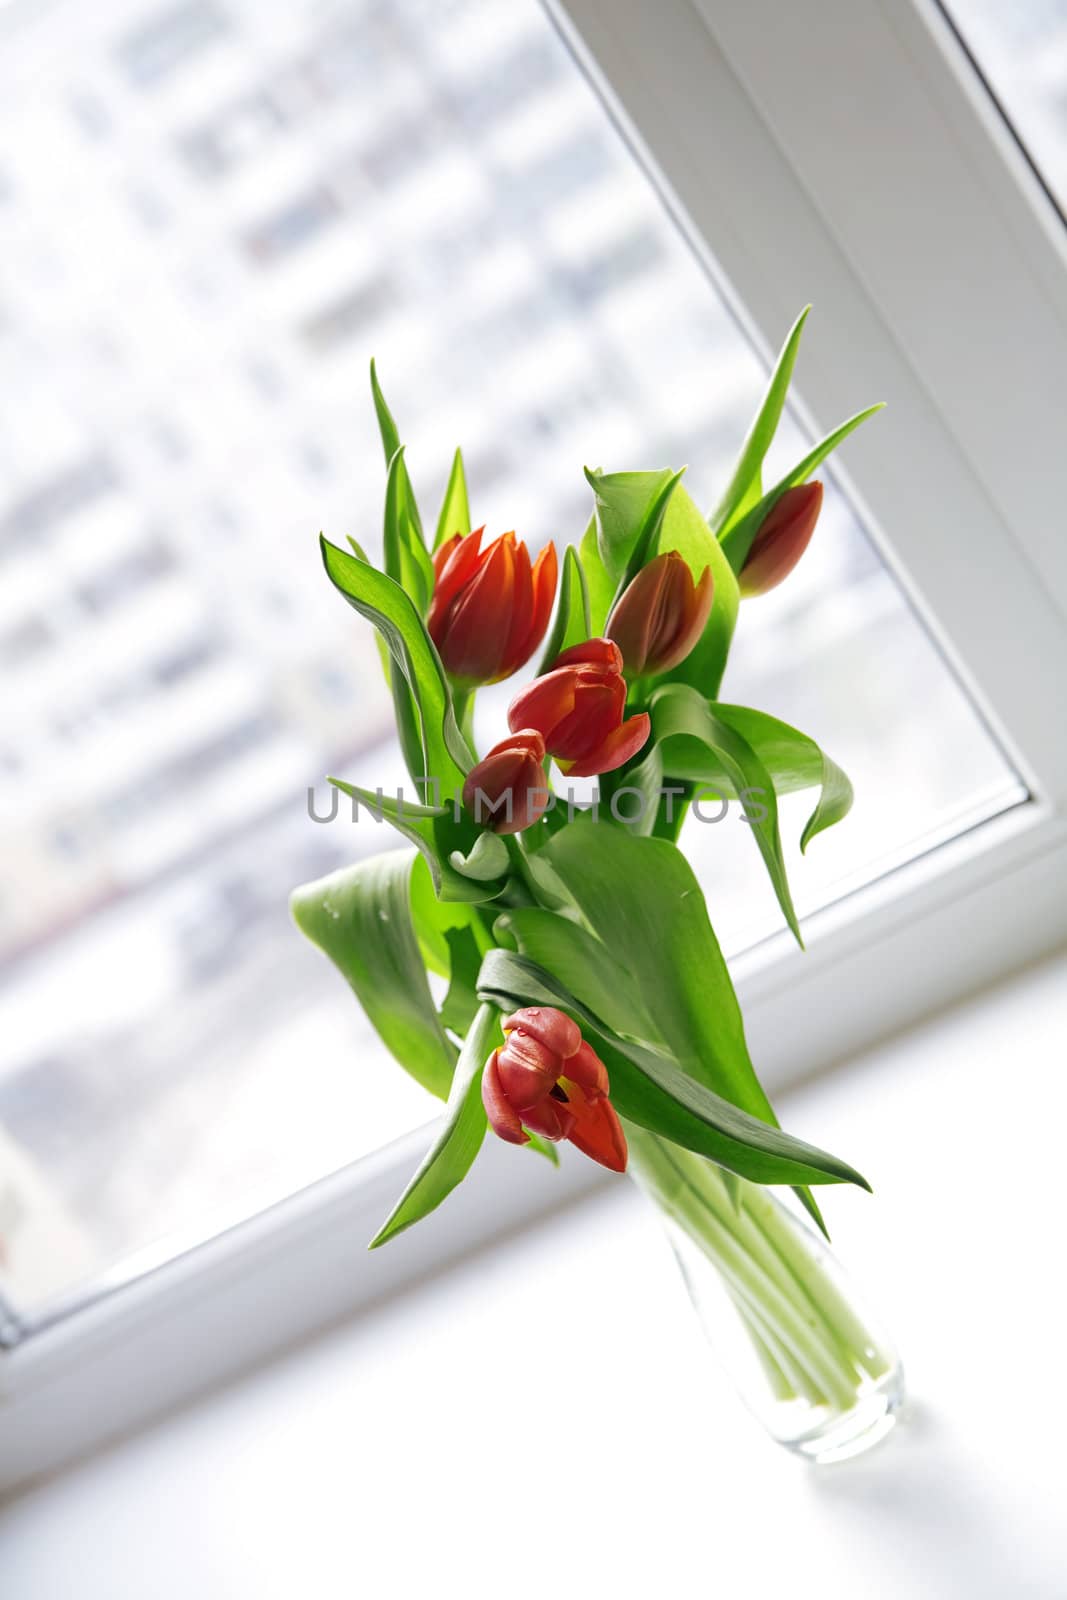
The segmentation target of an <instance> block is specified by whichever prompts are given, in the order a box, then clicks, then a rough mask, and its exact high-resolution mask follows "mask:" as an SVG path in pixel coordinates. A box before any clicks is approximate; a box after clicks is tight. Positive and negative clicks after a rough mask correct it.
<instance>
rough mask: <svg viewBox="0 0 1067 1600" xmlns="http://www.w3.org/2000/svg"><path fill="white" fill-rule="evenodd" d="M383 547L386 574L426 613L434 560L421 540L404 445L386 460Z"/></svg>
mask: <svg viewBox="0 0 1067 1600" xmlns="http://www.w3.org/2000/svg"><path fill="white" fill-rule="evenodd" d="M382 546H383V551H384V556H385V570H386V572H387V573H388V575H389V577H390V578H392V579H393V582H394V583H398V584H399V585H400V587H401V588H402V589H404V590H405V591H406V592H407V593H408V594H409V595H410V596H411V598H412V600H413V601H414V602H415V607H416V610H417V611H418V612H419V614H420V615H425V613H426V611H427V609H428V608H429V604H430V597H431V595H432V594H433V585H434V571H433V562H432V561H431V560H430V557H429V554H428V553H427V550H426V546H425V544H424V543H423V539H422V529H421V527H420V526H419V522H418V513H417V511H416V510H415V493H414V490H413V489H412V487H411V479H410V478H409V477H408V470H407V466H406V464H405V462H404V446H403V445H401V446H400V448H399V449H398V450H397V453H396V455H395V456H394V457H393V459H392V461H390V463H389V476H388V477H387V479H386V483H385V529H384V533H383V539H382Z"/></svg>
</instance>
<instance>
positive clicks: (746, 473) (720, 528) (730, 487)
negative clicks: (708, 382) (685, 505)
mask: <svg viewBox="0 0 1067 1600" xmlns="http://www.w3.org/2000/svg"><path fill="white" fill-rule="evenodd" d="M810 310H811V307H810V306H805V307H804V309H803V311H802V312H801V313H800V315H799V317H798V318H797V320H796V321H795V322H794V324H793V326H792V327H791V328H790V330H789V333H788V335H787V336H786V341H785V344H784V345H783V346H782V349H781V352H780V354H779V356H778V360H777V361H776V362H775V364H774V371H773V372H772V373H771V376H770V380H769V382H768V384H767V390H766V393H765V394H764V396H763V399H762V400H761V402H760V407H759V410H758V411H757V412H756V416H755V419H754V420H753V423H752V426H751V428H750V429H749V431H748V434H747V436H746V438H745V442H744V444H743V445H742V446H741V454H740V455H739V456H738V458H737V465H736V466H735V467H734V470H733V476H732V477H731V479H730V482H729V483H728V484H727V486H726V488H725V490H724V491H723V496H722V499H721V500H720V501H719V504H718V505H717V506H716V507H715V510H714V511H713V512H712V513H711V515H710V516H709V518H708V521H709V523H710V524H711V530H712V532H713V533H715V534H718V535H721V534H722V533H724V532H725V530H726V529H727V528H728V527H730V525H731V523H733V522H736V520H737V518H738V517H739V516H741V515H743V514H744V512H746V511H747V510H748V508H749V506H752V505H755V503H756V501H757V500H758V499H759V497H760V494H761V492H762V491H761V470H762V467H763V458H764V456H765V455H766V454H767V451H768V450H769V449H770V445H771V441H772V439H773V438H774V435H775V433H776V432H777V429H778V424H779V422H780V421H781V417H782V408H783V406H784V405H785V400H786V395H787V394H788V392H789V383H790V379H791V378H792V376H793V366H794V364H795V362H796V359H797V350H798V349H799V347H800V335H801V334H802V333H803V331H804V323H805V320H806V319H807V315H808V312H809V311H810Z"/></svg>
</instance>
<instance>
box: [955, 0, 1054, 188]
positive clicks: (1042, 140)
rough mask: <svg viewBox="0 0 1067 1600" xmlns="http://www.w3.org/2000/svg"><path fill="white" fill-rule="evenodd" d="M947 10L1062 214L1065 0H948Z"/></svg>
mask: <svg viewBox="0 0 1067 1600" xmlns="http://www.w3.org/2000/svg"><path fill="white" fill-rule="evenodd" d="M946 11H947V14H948V16H949V18H950V19H951V21H952V22H953V23H954V25H955V26H956V28H957V29H958V30H959V34H960V38H961V40H962V42H963V44H964V45H965V46H966V48H967V49H968V50H969V51H970V52H971V54H972V56H973V59H974V61H975V64H976V65H977V67H978V68H979V70H980V71H981V72H982V73H983V75H984V77H985V79H986V82H987V84H988V85H989V87H990V89H991V90H992V92H993V93H994V94H995V95H996V96H997V98H998V100H999V101H1000V104H1001V106H1002V108H1003V110H1004V112H1005V113H1006V115H1007V116H1008V117H1009V118H1010V119H1011V122H1012V124H1013V125H1014V127H1015V129H1016V130H1017V132H1018V135H1019V137H1020V139H1021V140H1022V141H1023V144H1024V147H1025V148H1026V149H1027V151H1028V154H1029V155H1030V157H1031V158H1032V159H1033V161H1034V162H1035V163H1036V166H1037V170H1038V171H1039V173H1040V175H1041V178H1042V180H1043V182H1044V183H1045V184H1046V185H1047V186H1048V189H1049V191H1050V193H1051V195H1052V196H1053V198H1054V199H1055V201H1056V203H1057V204H1058V206H1059V208H1060V210H1061V212H1063V213H1064V214H1067V5H1065V4H1064V3H1063V0H1018V3H1017V4H1015V5H1012V6H1003V5H996V4H995V3H994V0H951V3H950V4H949V5H948V6H947V7H946Z"/></svg>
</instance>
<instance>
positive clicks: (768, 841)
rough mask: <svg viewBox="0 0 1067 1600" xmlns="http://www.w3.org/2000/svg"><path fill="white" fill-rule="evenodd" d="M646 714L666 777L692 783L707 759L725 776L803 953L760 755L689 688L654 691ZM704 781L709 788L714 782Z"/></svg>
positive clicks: (677, 686) (768, 779)
mask: <svg viewBox="0 0 1067 1600" xmlns="http://www.w3.org/2000/svg"><path fill="white" fill-rule="evenodd" d="M651 712H652V731H653V737H654V738H655V740H656V743H657V748H658V749H659V751H660V754H661V756H662V759H663V768H664V771H665V772H666V773H667V774H669V775H670V776H671V777H684V778H692V777H693V776H694V774H695V770H696V769H697V768H698V767H699V765H700V758H701V755H702V754H703V757H704V760H705V762H706V761H707V758H708V756H710V757H711V761H710V763H708V765H709V766H711V767H713V768H714V770H715V771H716V773H718V772H722V773H723V774H725V776H726V779H727V784H728V786H729V789H730V792H731V793H732V794H734V795H737V796H738V797H739V798H740V799H741V800H742V802H743V803H744V808H745V817H746V819H747V822H746V825H747V826H748V827H749V828H750V829H751V832H752V836H753V838H754V839H755V841H756V844H757V845H758V847H759V851H760V854H761V856H762V857H763V861H764V865H765V866H766V868H767V873H768V876H769V877H770V880H771V883H772V885H773V887H774V892H775V894H776V895H777V897H778V904H779V905H780V906H781V908H782V912H783V915H784V916H785V920H786V922H787V923H788V924H789V927H790V929H791V931H792V933H793V935H794V937H795V939H796V941H797V943H798V944H799V945H800V947H801V949H803V948H804V941H803V939H802V938H801V937H800V927H799V925H798V923H797V915H796V911H795V909H794V907H793V897H792V895H791V893H790V890H789V877H788V874H787V872H786V866H785V857H784V855H783V852H782V836H781V831H780V829H779V826H778V801H777V797H776V795H775V789H774V782H773V779H772V778H771V775H770V773H769V772H768V770H767V768H766V767H765V766H764V764H763V762H762V761H761V760H760V757H759V755H758V754H757V752H756V751H755V750H754V749H753V747H752V746H751V745H750V744H749V743H748V741H747V740H746V739H745V737H744V735H743V734H742V733H741V732H740V731H739V730H738V729H737V727H736V726H734V725H733V724H732V723H731V722H730V721H729V720H727V719H726V718H723V717H720V716H718V715H717V712H718V707H717V706H716V705H714V704H712V705H709V704H708V702H707V701H706V700H705V699H704V698H703V696H702V695H700V694H699V693H698V692H697V690H696V689H694V688H692V687H691V686H690V685H689V684H669V685H667V686H666V687H665V688H663V689H659V690H657V691H656V692H655V694H653V696H652V700H651ZM694 747H695V756H694V754H693V753H692V752H693V748H694ZM704 781H706V782H711V783H714V782H715V779H714V778H710V779H709V778H705V780H704Z"/></svg>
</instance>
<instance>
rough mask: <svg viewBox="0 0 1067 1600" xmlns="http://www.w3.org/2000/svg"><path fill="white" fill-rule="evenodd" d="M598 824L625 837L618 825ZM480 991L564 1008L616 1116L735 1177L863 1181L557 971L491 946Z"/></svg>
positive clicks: (503, 1001) (505, 1000) (514, 1003)
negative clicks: (696, 1073)
mask: <svg viewBox="0 0 1067 1600" xmlns="http://www.w3.org/2000/svg"><path fill="white" fill-rule="evenodd" d="M604 831H605V832H614V833H615V836H616V837H618V838H622V839H625V838H627V837H628V836H627V835H626V834H623V833H620V832H618V831H617V830H607V829H606V830H604ZM653 842H654V841H653ZM478 992H479V994H480V996H481V997H482V999H484V1000H489V1001H491V1002H492V1003H493V1004H494V1005H496V1006H498V1007H499V1008H500V1010H501V1011H508V1010H512V1009H514V1008H515V1007H518V1006H523V1005H549V1006H558V1007H559V1008H560V1009H561V1010H563V1011H566V1012H567V1013H568V1014H569V1015H570V1016H572V1017H573V1018H574V1020H575V1021H576V1022H577V1023H578V1025H579V1027H580V1028H581V1029H582V1032H583V1034H584V1036H585V1037H586V1039H588V1041H589V1043H590V1044H591V1045H592V1047H593V1049H594V1050H595V1051H596V1052H597V1054H598V1055H599V1056H600V1057H601V1058H602V1060H603V1061H604V1064H605V1066H606V1067H607V1069H608V1075H609V1077H610V1080H611V1098H612V1102H613V1104H614V1105H615V1108H616V1110H617V1111H618V1112H619V1114H620V1116H623V1117H626V1118H628V1119H629V1120H630V1121H632V1122H637V1123H640V1125H641V1126H642V1127H644V1128H650V1129H651V1130H652V1132H654V1133H659V1134H662V1135H663V1136H664V1138H667V1139H672V1140H673V1141H674V1143H675V1144H680V1145H682V1146H683V1147H684V1148H685V1149H687V1150H693V1151H695V1152H696V1153H697V1154H698V1155H704V1156H708V1157H709V1159H711V1160H712V1161H715V1162H717V1163H718V1164H719V1165H720V1166H722V1167H725V1168H727V1169H728V1170H729V1171H731V1172H736V1173H737V1174H738V1175H739V1176H740V1177H743V1178H750V1179H751V1180H752V1182H754V1183H788V1184H793V1185H798V1184H809V1183H857V1184H859V1185H860V1187H861V1188H867V1187H868V1185H867V1183H866V1182H865V1180H864V1179H863V1178H862V1177H861V1176H860V1175H859V1173H858V1172H856V1171H855V1169H854V1168H852V1167H850V1166H849V1165H848V1164H847V1163H846V1162H844V1161H840V1160H838V1158H837V1157H836V1156H832V1155H829V1154H828V1153H827V1152H826V1151H824V1150H819V1149H817V1148H816V1147H815V1146H814V1145H809V1144H807V1143H805V1142H804V1141H803V1140H801V1139H794V1138H793V1137H792V1136H791V1135H790V1134H787V1133H783V1132H782V1131H781V1129H779V1128H778V1127H776V1126H774V1125H773V1124H768V1123H766V1122H763V1121H760V1120H759V1119H758V1118H757V1117H753V1116H750V1115H749V1114H748V1113H747V1112H745V1111H742V1110H740V1109H739V1108H738V1107H737V1106H736V1105H734V1104H732V1103H731V1102H730V1101H728V1100H726V1099H724V1098H723V1097H722V1096H720V1095H718V1094H716V1093H714V1091H712V1090H711V1089H708V1088H707V1087H706V1086H705V1085H704V1084H703V1083H698V1082H697V1081H696V1080H695V1079H694V1078H692V1077H691V1076H689V1074H688V1073H687V1072H684V1071H682V1070H681V1067H680V1065H679V1064H678V1063H677V1062H676V1061H675V1060H674V1059H673V1058H672V1057H671V1055H669V1054H666V1053H664V1052H663V1051H661V1050H658V1049H655V1048H654V1047H652V1046H651V1045H648V1044H644V1043H642V1042H640V1041H638V1040H633V1039H622V1038H620V1037H618V1036H617V1035H615V1034H614V1033H613V1032H612V1031H611V1029H610V1028H609V1027H608V1026H607V1025H606V1024H605V1022H604V1021H603V1020H602V1019H600V1018H599V1017H597V1016H596V1015H594V1013H592V1012H591V1011H589V1010H588V1009H587V1008H586V1007H585V1006H583V1005H582V1004H581V1003H580V1002H579V1001H578V1000H577V999H576V998H575V996H574V995H573V994H572V993H571V991H570V990H569V988H568V987H567V985H565V984H564V983H563V982H562V981H561V980H560V979H559V978H557V977H555V976H554V975H553V974H552V973H551V972H549V971H548V970H546V969H545V968H543V967H540V966H538V965H537V964H536V963H535V962H532V961H529V960H528V959H527V958H526V957H524V956H518V955H513V954H512V953H511V952H510V951H507V950H491V951H490V952H489V954H488V955H487V956H486V958H485V960H484V962H483V963H482V971H481V976H480V979H479V984H478Z"/></svg>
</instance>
